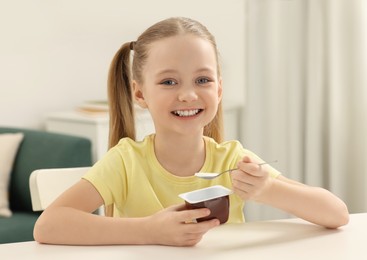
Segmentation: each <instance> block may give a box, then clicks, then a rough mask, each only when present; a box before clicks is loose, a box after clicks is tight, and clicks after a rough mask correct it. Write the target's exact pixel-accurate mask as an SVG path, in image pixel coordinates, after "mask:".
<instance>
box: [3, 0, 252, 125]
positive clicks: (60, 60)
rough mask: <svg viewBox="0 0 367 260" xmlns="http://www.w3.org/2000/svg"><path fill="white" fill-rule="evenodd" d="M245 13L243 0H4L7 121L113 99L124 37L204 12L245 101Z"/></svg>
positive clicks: (233, 88) (234, 89)
mask: <svg viewBox="0 0 367 260" xmlns="http://www.w3.org/2000/svg"><path fill="white" fill-rule="evenodd" d="M244 14H245V1H242V0H231V1H223V0H201V1H197V0H185V1H180V2H178V1H170V0H154V1H150V0H146V1H142V0H140V1H138V0H134V1H131V0H130V1H126V0H106V1H91V0H52V1H42V0H28V1H27V0H12V1H7V0H0V37H1V39H0V125H3V126H4V125H6V126H21V127H29V128H43V127H44V117H45V115H46V114H47V113H49V112H55V111H63V110H70V109H73V108H75V107H76V106H78V105H80V104H81V103H82V102H84V101H86V100H95V99H106V98H107V94H106V79H107V71H108V67H109V63H110V61H111V59H112V57H113V55H114V53H115V52H116V51H117V49H118V48H119V47H120V45H121V44H122V43H124V42H126V41H131V40H135V39H136V38H137V36H138V35H139V34H140V33H141V32H142V31H143V30H145V29H146V28H147V27H148V26H150V25H151V24H153V23H155V22H157V21H158V20H161V19H164V18H167V17H171V16H188V17H191V18H194V19H197V20H199V21H201V22H202V23H204V24H205V25H206V26H207V27H208V29H209V30H210V31H211V32H212V33H213V34H214V35H215V36H216V39H217V43H218V47H219V49H220V52H221V54H222V65H223V77H224V87H225V88H226V90H225V96H224V103H231V104H239V103H242V102H243V100H244V95H245V91H244V84H245V75H244V71H245V59H244V55H245V35H244V32H245V24H244V22H245V17H244Z"/></svg>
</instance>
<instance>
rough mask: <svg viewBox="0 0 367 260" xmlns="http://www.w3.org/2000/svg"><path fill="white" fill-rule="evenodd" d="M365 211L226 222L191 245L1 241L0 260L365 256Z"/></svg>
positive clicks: (336, 258) (298, 259)
mask: <svg viewBox="0 0 367 260" xmlns="http://www.w3.org/2000/svg"><path fill="white" fill-rule="evenodd" d="M366 238H367V213H363V214H352V215H351V220H350V223H349V224H348V225H347V226H345V227H342V228H340V229H337V230H330V229H325V228H322V227H319V226H316V225H313V224H310V223H308V222H305V221H303V220H300V219H287V220H274V221H261V222H249V223H245V224H225V225H222V226H219V227H217V228H214V229H212V230H211V231H209V232H208V233H207V234H206V235H205V236H204V238H203V240H202V241H201V242H200V243H199V244H197V245H196V246H195V247H169V246H55V245H42V244H38V243H37V242H23V243H12V244H2V245H0V259H4V260H5V259H11V260H13V259H38V260H42V259H47V260H49V259H52V260H57V259H85V260H87V259H88V260H89V259H145V260H146V259H154V260H155V259H162V260H164V259H174V260H179V259H210V260H213V259H221V260H229V259H251V260H259V259H267V260H269V259H275V260H278V259H282V260H285V259H292V260H302V259H307V260H313V259H327V260H328V259H332V260H339V259H340V260H341V259H343V260H349V259H352V260H354V259H367V252H366V247H367V245H366Z"/></svg>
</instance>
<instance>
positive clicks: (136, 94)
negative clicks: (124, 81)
mask: <svg viewBox="0 0 367 260" xmlns="http://www.w3.org/2000/svg"><path fill="white" fill-rule="evenodd" d="M132 83H133V98H134V99H135V101H136V103H138V105H139V106H140V107H141V108H148V105H147V103H146V102H145V99H144V94H143V91H142V87H141V85H140V84H138V83H137V82H136V81H135V80H133V82H132Z"/></svg>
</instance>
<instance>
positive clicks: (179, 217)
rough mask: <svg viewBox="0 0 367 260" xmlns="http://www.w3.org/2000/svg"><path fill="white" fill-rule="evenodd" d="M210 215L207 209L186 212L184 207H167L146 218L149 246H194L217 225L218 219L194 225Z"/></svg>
mask: <svg viewBox="0 0 367 260" xmlns="http://www.w3.org/2000/svg"><path fill="white" fill-rule="evenodd" d="M209 214H210V210H209V209H207V208H202V209H193V210H186V209H185V205H184V204H181V205H175V206H171V207H168V208H166V209H164V210H161V211H159V212H157V213H156V214H154V215H152V216H150V217H148V228H147V235H148V237H149V241H147V242H148V243H149V244H160V245H170V246H194V245H196V244H197V243H198V242H199V241H200V240H201V238H202V237H203V235H204V234H205V233H206V232H207V231H208V230H209V229H211V228H213V227H216V226H218V225H219V220H218V219H212V220H208V221H203V222H200V223H194V222H193V220H196V219H198V218H201V217H206V216H208V215H209Z"/></svg>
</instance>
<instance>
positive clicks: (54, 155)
mask: <svg viewBox="0 0 367 260" xmlns="http://www.w3.org/2000/svg"><path fill="white" fill-rule="evenodd" d="M19 131H21V132H22V133H23V134H24V139H23V142H22V143H21V144H20V146H19V150H18V153H17V155H16V158H15V162H14V166H13V171H12V173H11V179H10V193H9V196H10V198H9V200H10V208H11V210H12V211H13V212H14V211H30V212H31V211H32V202H31V197H30V191H29V176H30V174H31V173H32V172H33V171H34V170H36V169H46V168H67V167H79V166H80V167H84V166H91V165H92V155H91V141H90V140H89V139H87V138H82V137H76V136H69V135H63V134H56V133H51V132H45V131H40V130H30V129H17V128H4V127H0V133H1V132H6V133H10V132H19Z"/></svg>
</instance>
